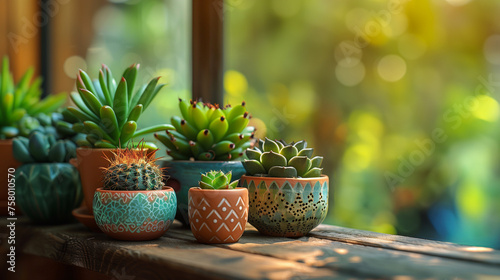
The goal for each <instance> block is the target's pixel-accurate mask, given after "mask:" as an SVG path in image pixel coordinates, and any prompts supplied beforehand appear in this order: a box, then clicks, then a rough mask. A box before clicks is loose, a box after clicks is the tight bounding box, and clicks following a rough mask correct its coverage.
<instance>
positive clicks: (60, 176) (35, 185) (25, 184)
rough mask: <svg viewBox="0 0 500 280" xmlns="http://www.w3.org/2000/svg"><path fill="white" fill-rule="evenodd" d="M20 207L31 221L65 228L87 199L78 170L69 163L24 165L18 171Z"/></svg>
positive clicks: (17, 185)
mask: <svg viewBox="0 0 500 280" xmlns="http://www.w3.org/2000/svg"><path fill="white" fill-rule="evenodd" d="M15 178H16V204H17V206H19V208H21V211H22V212H23V213H24V214H25V215H26V216H28V217H29V218H30V220H31V221H33V222H35V223H39V224H61V223H65V222H69V221H72V220H73V217H72V215H71V211H72V210H73V209H75V208H76V207H78V206H79V205H80V203H81V202H82V199H83V193H82V186H81V184H80V175H79V173H78V170H77V169H76V168H75V167H73V165H71V164H69V163H32V164H23V165H21V166H20V167H19V168H18V169H17V170H16V177H15Z"/></svg>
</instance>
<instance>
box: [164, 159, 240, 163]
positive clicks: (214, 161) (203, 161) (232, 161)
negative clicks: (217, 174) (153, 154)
mask: <svg viewBox="0 0 500 280" xmlns="http://www.w3.org/2000/svg"><path fill="white" fill-rule="evenodd" d="M158 161H162V162H178V163H197V164H199V163H201V164H210V163H237V162H242V161H240V160H172V159H160V160H158Z"/></svg>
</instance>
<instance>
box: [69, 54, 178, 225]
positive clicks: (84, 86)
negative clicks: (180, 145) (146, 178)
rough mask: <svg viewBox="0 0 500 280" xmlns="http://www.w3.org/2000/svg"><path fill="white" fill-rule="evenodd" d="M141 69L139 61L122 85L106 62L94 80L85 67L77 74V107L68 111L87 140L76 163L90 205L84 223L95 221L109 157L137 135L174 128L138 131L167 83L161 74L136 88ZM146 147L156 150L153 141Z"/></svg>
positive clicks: (81, 216) (73, 96)
mask: <svg viewBox="0 0 500 280" xmlns="http://www.w3.org/2000/svg"><path fill="white" fill-rule="evenodd" d="M138 69H139V65H138V64H134V65H132V66H130V67H128V68H127V69H125V71H124V72H123V75H122V78H121V79H120V82H119V83H118V85H117V84H116V82H115V80H114V79H113V75H112V73H111V70H110V69H109V68H108V67H107V66H106V65H103V66H102V68H101V69H100V71H99V75H98V79H97V80H94V81H92V80H91V79H90V77H89V76H88V75H87V73H85V72H84V71H82V70H80V72H79V74H78V75H77V79H76V88H77V89H78V93H76V92H73V93H71V99H72V101H73V102H74V103H75V106H69V107H68V108H67V110H68V111H69V113H71V114H72V115H73V116H74V117H76V118H77V119H79V122H77V123H75V124H74V125H73V130H74V131H76V132H80V133H83V134H86V139H85V140H81V141H78V142H77V144H78V145H79V146H80V147H79V148H78V149H77V151H76V154H77V160H75V161H73V162H72V163H73V164H74V165H75V166H77V168H78V170H79V171H80V174H81V178H82V187H83V194H84V201H85V205H86V208H87V209H79V211H78V214H77V215H78V218H79V219H80V221H82V222H84V221H83V219H87V220H89V221H90V222H92V221H93V220H94V219H93V217H92V200H93V196H94V192H95V190H96V189H97V188H100V187H102V186H103V184H102V179H103V177H102V172H101V171H100V168H101V167H105V166H107V165H108V162H107V161H106V159H105V157H107V158H112V157H113V156H114V155H115V154H116V152H117V151H116V150H117V149H121V148H123V147H128V145H129V142H131V140H132V139H134V138H138V137H141V136H143V135H145V134H148V133H152V132H155V131H163V130H168V129H173V126H171V125H169V124H160V125H156V126H152V127H148V128H144V129H141V130H137V120H138V119H139V117H140V116H141V114H142V113H143V112H144V110H146V109H147V107H148V106H149V104H151V101H152V100H153V99H154V97H155V96H156V95H157V94H158V92H159V91H160V89H161V88H162V87H163V86H164V84H160V85H158V79H159V77H158V78H154V79H152V80H151V81H150V82H149V83H148V84H147V85H143V86H142V87H140V88H139V89H138V90H137V91H136V90H134V86H135V84H136V77H137V71H138ZM136 143H137V142H136ZM142 146H143V147H144V148H148V149H150V150H156V146H154V144H152V143H143V145H142ZM136 151H137V152H138V153H139V154H140V153H141V151H138V150H136ZM80 210H81V211H80Z"/></svg>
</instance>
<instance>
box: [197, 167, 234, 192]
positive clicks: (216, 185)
mask: <svg viewBox="0 0 500 280" xmlns="http://www.w3.org/2000/svg"><path fill="white" fill-rule="evenodd" d="M231 176H232V173H231V171H229V172H228V173H226V174H224V172H222V171H210V172H207V173H205V174H201V181H200V182H199V185H200V188H202V189H208V190H220V189H234V188H236V186H238V180H236V181H234V182H231Z"/></svg>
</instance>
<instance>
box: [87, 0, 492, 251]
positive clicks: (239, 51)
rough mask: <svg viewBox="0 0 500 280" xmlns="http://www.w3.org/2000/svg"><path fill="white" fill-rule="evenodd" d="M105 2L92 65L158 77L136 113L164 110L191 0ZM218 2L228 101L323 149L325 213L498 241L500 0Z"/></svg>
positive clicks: (182, 89) (391, 229)
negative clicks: (151, 98)
mask: <svg viewBox="0 0 500 280" xmlns="http://www.w3.org/2000/svg"><path fill="white" fill-rule="evenodd" d="M113 2H119V3H110V4H109V5H108V6H106V7H105V8H103V10H102V11H101V12H100V13H99V14H98V15H96V18H95V21H96V24H95V26H96V27H98V30H97V33H96V34H97V35H96V38H95V42H94V46H93V47H92V48H91V49H89V52H88V56H87V61H88V64H89V69H98V65H99V64H100V63H106V64H108V65H110V66H111V67H114V68H117V69H123V68H124V67H125V66H128V65H130V64H132V63H133V62H137V61H139V62H141V64H142V67H143V68H142V69H143V71H144V69H146V73H142V74H143V75H145V79H147V78H149V77H150V76H152V75H164V76H166V79H168V81H169V82H170V86H169V87H166V88H165V89H164V90H163V91H162V94H160V95H159V97H158V100H157V102H155V103H154V104H152V106H151V107H152V108H151V110H150V111H149V112H148V113H147V114H146V115H144V117H143V118H142V121H143V122H144V125H152V124H156V123H159V122H165V121H168V120H169V118H170V116H172V115H175V114H179V112H178V111H177V106H176V105H177V102H175V101H176V100H177V98H178V97H181V98H186V97H187V96H189V95H190V92H189V90H190V85H189V83H190V55H189V53H190V49H191V48H190V40H189V38H190V35H191V34H190V21H191V19H190V16H191V13H190V4H186V3H189V1H174V0H170V1H167V0H156V1H137V0H135V1H113ZM224 3H225V8H224V9H223V10H219V13H220V14H221V15H223V16H224V18H225V21H226V22H225V28H226V30H225V32H226V34H225V36H226V37H225V40H226V43H225V63H226V72H225V76H224V88H225V100H226V101H227V102H229V103H234V104H236V103H240V102H241V101H242V100H245V101H246V102H247V104H248V105H247V106H248V109H249V111H250V112H251V113H252V115H253V117H254V118H253V119H252V121H253V124H254V125H255V126H257V127H258V129H259V131H258V134H259V135H261V136H263V135H267V136H268V137H270V138H283V139H285V140H287V141H292V140H299V139H305V140H307V141H308V142H309V143H310V145H311V146H313V147H315V151H316V153H317V154H318V155H323V156H324V157H325V161H324V163H323V165H324V167H325V171H324V173H325V174H326V175H328V176H330V180H331V183H330V187H331V196H330V197H331V201H330V211H329V215H328V218H327V220H326V221H325V222H326V223H330V224H335V225H340V226H347V227H353V228H359V229H366V230H372V231H377V232H384V233H392V234H403V235H409V236H418V237H423V238H432V239H438V240H446V241H452V242H458V243H463V244H470V245H481V246H491V247H496V248H500V203H498V201H499V200H500V188H499V185H500V184H499V183H500V180H499V179H500V175H498V173H497V171H498V170H499V163H500V156H499V154H498V143H499V142H498V139H499V136H500V135H499V132H500V130H499V129H498V128H497V125H498V118H499V113H500V111H499V110H500V108H499V104H498V101H497V99H498V98H497V95H498V94H499V91H500V87H499V86H500V73H499V72H500V67H499V65H500V21H499V20H498V19H497V18H498V17H497V13H496V12H495V11H498V9H499V8H500V3H498V2H495V1H478V0H446V1H445V0H439V1H432V0H418V1H417V0H355V1H353V0H338V1H330V0H225V1H224ZM214 8H217V7H214ZM90 65H92V66H90ZM118 74H119V73H115V75H118Z"/></svg>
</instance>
